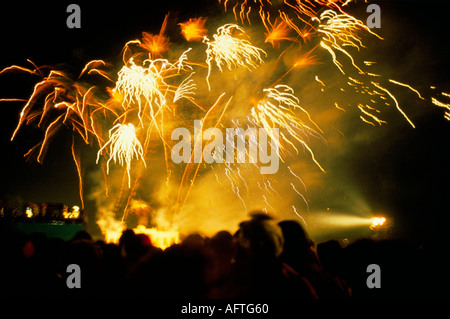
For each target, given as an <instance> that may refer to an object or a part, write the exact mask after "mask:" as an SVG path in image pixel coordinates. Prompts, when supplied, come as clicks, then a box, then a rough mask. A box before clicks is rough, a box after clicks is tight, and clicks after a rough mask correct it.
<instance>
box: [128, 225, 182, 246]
mask: <svg viewBox="0 0 450 319" xmlns="http://www.w3.org/2000/svg"><path fill="white" fill-rule="evenodd" d="M133 231H134V232H135V233H136V234H145V235H147V236H148V237H150V240H151V241H152V245H153V246H155V247H158V248H161V249H166V248H167V247H170V246H172V245H173V244H178V243H179V242H180V235H179V233H178V231H176V230H158V229H157V228H155V227H152V228H147V227H145V226H143V225H139V226H137V227H136V228H133Z"/></svg>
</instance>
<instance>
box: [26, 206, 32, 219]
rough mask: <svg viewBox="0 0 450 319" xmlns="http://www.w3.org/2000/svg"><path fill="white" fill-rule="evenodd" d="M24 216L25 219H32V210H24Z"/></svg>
mask: <svg viewBox="0 0 450 319" xmlns="http://www.w3.org/2000/svg"><path fill="white" fill-rule="evenodd" d="M25 214H27V218H31V217H33V210H32V209H31V207H27V209H26V210H25Z"/></svg>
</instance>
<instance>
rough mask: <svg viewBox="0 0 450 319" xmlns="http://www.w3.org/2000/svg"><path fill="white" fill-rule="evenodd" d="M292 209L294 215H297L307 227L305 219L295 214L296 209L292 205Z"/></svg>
mask: <svg viewBox="0 0 450 319" xmlns="http://www.w3.org/2000/svg"><path fill="white" fill-rule="evenodd" d="M292 209H293V210H294V214H295V215H297V216H298V217H299V218H300V219H301V220H302V221H303V223H304V224H305V225H307V223H306V221H305V219H304V218H303V217H302V216H301V215H300V214H299V213H298V212H297V208H296V207H295V206H294V205H292Z"/></svg>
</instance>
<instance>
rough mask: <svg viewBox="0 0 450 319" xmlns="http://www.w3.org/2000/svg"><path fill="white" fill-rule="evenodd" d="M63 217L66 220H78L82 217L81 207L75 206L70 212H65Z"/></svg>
mask: <svg viewBox="0 0 450 319" xmlns="http://www.w3.org/2000/svg"><path fill="white" fill-rule="evenodd" d="M63 217H64V218H65V219H77V218H78V217H80V207H78V206H73V207H72V210H71V211H70V212H67V211H65V212H63Z"/></svg>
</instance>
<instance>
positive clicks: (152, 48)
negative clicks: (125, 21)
mask: <svg viewBox="0 0 450 319" xmlns="http://www.w3.org/2000/svg"><path fill="white" fill-rule="evenodd" d="M142 42H143V43H142V44H141V47H142V48H144V49H146V50H147V51H149V52H150V53H151V54H153V55H161V54H162V53H164V52H167V50H169V38H168V37H166V36H164V35H161V34H150V33H147V32H142Z"/></svg>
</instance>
